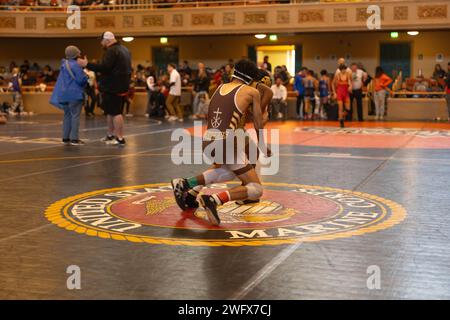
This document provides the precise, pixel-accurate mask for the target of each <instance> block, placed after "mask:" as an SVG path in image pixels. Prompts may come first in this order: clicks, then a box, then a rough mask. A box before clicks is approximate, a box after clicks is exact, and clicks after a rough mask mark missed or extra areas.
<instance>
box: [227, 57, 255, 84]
mask: <svg viewBox="0 0 450 320" xmlns="http://www.w3.org/2000/svg"><path fill="white" fill-rule="evenodd" d="M257 75H258V68H257V67H256V64H255V63H253V62H252V61H250V60H246V59H243V60H240V61H238V62H237V63H236V64H235V65H234V72H233V75H232V77H233V78H236V79H239V80H241V81H243V82H244V83H245V84H250V83H251V82H252V81H253V80H254V79H255V78H256V77H257Z"/></svg>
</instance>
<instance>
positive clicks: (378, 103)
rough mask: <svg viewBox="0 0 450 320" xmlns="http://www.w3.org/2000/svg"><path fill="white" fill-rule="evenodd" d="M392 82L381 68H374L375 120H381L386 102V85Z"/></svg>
mask: <svg viewBox="0 0 450 320" xmlns="http://www.w3.org/2000/svg"><path fill="white" fill-rule="evenodd" d="M391 83H392V79H391V78H390V77H389V76H388V75H386V74H385V73H384V71H383V68H381V67H379V66H378V67H377V68H376V69H375V78H374V86H373V89H374V102H375V120H383V118H384V108H385V104H386V90H388V85H390V84H391Z"/></svg>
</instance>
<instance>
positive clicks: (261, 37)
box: [255, 33, 267, 39]
mask: <svg viewBox="0 0 450 320" xmlns="http://www.w3.org/2000/svg"><path fill="white" fill-rule="evenodd" d="M266 37H267V34H264V33H260V34H255V38H256V39H265V38H266Z"/></svg>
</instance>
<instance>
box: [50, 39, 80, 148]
mask: <svg viewBox="0 0 450 320" xmlns="http://www.w3.org/2000/svg"><path fill="white" fill-rule="evenodd" d="M65 54H66V59H63V60H62V61H61V68H60V71H59V76H58V80H57V81H56V85H55V88H54V90H53V93H52V97H51V99H50V103H52V104H54V105H56V106H58V107H60V108H62V109H63V110H64V121H63V143H64V144H65V145H82V144H84V143H83V141H81V140H80V138H79V135H78V132H79V127H80V114H81V108H82V105H83V98H84V88H85V87H86V84H87V76H86V74H85V73H84V71H83V68H81V67H80V66H79V65H78V63H77V58H78V57H79V56H80V50H79V49H78V48H77V47H75V46H68V47H67V48H66V50H65Z"/></svg>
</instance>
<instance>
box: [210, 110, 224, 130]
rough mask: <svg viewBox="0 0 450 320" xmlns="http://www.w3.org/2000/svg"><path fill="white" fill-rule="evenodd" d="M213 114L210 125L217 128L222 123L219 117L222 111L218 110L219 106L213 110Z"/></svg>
mask: <svg viewBox="0 0 450 320" xmlns="http://www.w3.org/2000/svg"><path fill="white" fill-rule="evenodd" d="M213 113H214V114H215V116H214V117H213V118H212V119H211V126H212V127H213V128H214V129H217V128H218V127H219V126H220V125H221V124H222V119H220V115H221V114H222V112H220V111H219V108H217V110H216V111H214V112H213Z"/></svg>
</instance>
